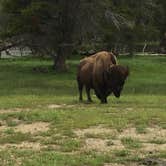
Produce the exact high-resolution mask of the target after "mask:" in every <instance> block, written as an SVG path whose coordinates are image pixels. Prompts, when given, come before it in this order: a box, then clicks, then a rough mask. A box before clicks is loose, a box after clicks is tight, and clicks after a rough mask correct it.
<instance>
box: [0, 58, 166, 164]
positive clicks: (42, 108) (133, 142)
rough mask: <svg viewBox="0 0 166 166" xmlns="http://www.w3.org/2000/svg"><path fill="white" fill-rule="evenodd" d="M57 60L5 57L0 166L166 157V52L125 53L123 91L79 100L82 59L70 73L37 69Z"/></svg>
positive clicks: (160, 159) (160, 160)
mask: <svg viewBox="0 0 166 166" xmlns="http://www.w3.org/2000/svg"><path fill="white" fill-rule="evenodd" d="M51 63H52V62H51V61H50V60H43V59H35V58H23V59H2V60H0V68H1V70H0V80H1V81H0V89H1V90H0V165H2V166H18V165H21V166H22V165H23V166H38V165H40V166H41V165H42V166H45V165H46V166H130V165H131V166H137V165H141V164H142V165H143V164H146V163H145V162H144V161H145V160H146V159H149V158H150V159H155V162H154V163H152V164H161V163H163V165H164V164H165V165H166V163H165V159H166V57H134V58H127V57H121V58H119V63H120V64H124V65H128V66H129V67H130V71H131V72H130V76H129V78H128V80H127V82H126V84H125V87H124V90H123V93H122V96H121V98H120V99H116V98H115V97H114V96H112V95H111V96H110V97H109V99H108V104H106V105H103V104H100V101H99V100H98V99H97V98H96V97H95V95H94V94H93V93H92V98H93V100H94V102H93V103H92V104H87V103H86V96H85V94H84V99H85V102H83V103H79V101H78V91H77V83H76V68H77V64H78V63H79V60H78V59H76V60H75V59H70V60H69V61H68V65H69V67H70V70H69V71H68V72H67V73H55V72H53V71H51V70H50V72H48V73H40V72H36V71H33V67H40V66H41V67H46V68H48V70H49V69H50V65H51Z"/></svg>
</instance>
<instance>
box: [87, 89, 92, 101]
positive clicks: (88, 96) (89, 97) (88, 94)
mask: <svg viewBox="0 0 166 166" xmlns="http://www.w3.org/2000/svg"><path fill="white" fill-rule="evenodd" d="M86 94H87V99H88V102H92V99H91V96H90V87H88V86H86Z"/></svg>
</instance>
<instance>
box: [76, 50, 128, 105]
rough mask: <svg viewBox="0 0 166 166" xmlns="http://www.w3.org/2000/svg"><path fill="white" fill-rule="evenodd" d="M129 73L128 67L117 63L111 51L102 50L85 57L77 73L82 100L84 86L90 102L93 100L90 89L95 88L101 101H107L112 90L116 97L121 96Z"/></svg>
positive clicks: (81, 98)
mask: <svg viewBox="0 0 166 166" xmlns="http://www.w3.org/2000/svg"><path fill="white" fill-rule="evenodd" d="M128 74H129V70H128V68H127V67H124V66H121V65H117V62H116V58H115V56H114V55H113V54H112V53H110V52H106V51H102V52H99V53H96V54H94V55H92V56H90V57H86V58H84V59H83V60H81V61H80V64H79V67H78V73H77V82H78V89H79V99H80V101H82V100H83V97H82V90H83V87H84V86H85V88H86V93H87V99H88V101H89V102H91V101H92V99H91V96H90V89H94V91H95V94H96V96H97V97H98V98H99V99H100V101H101V103H107V97H108V96H109V95H110V94H111V93H112V92H113V94H114V95H115V96H116V97H120V93H121V91H122V89H123V85H124V82H125V80H126V78H127V76H128Z"/></svg>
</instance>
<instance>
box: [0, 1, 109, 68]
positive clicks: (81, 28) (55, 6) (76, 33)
mask: <svg viewBox="0 0 166 166" xmlns="http://www.w3.org/2000/svg"><path fill="white" fill-rule="evenodd" d="M1 4H2V8H3V14H6V17H7V19H6V20H7V22H6V24H4V26H3V30H2V31H1V38H3V39H7V40H10V42H11V43H12V42H16V41H19V45H20V46H21V45H22V46H28V47H29V48H30V49H31V50H33V52H35V53H40V54H46V53H47V54H49V55H51V56H52V58H53V60H54V65H53V66H54V69H56V70H57V69H58V70H66V64H65V60H66V57H67V56H68V55H69V54H70V53H71V50H72V48H73V47H76V46H77V45H80V44H81V43H82V42H83V41H88V40H89V41H91V40H94V39H95V38H96V35H98V34H99V31H98V30H99V29H100V25H99V23H100V19H103V18H104V14H105V10H106V9H105V8H106V5H107V4H108V2H107V0H104V1H103V2H101V1H99V0H91V1H88V0H70V1H68V0H48V1H42V0H24V1H22V0H2V3H1ZM13 39H14V40H13ZM20 41H21V42H20Z"/></svg>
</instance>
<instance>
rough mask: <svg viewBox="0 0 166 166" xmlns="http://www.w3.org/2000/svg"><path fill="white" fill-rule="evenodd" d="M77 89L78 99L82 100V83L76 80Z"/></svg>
mask: <svg viewBox="0 0 166 166" xmlns="http://www.w3.org/2000/svg"><path fill="white" fill-rule="evenodd" d="M77 82H78V90H79V100H80V101H82V100H83V97H82V90H83V84H82V83H81V82H80V81H79V80H78V81H77Z"/></svg>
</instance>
